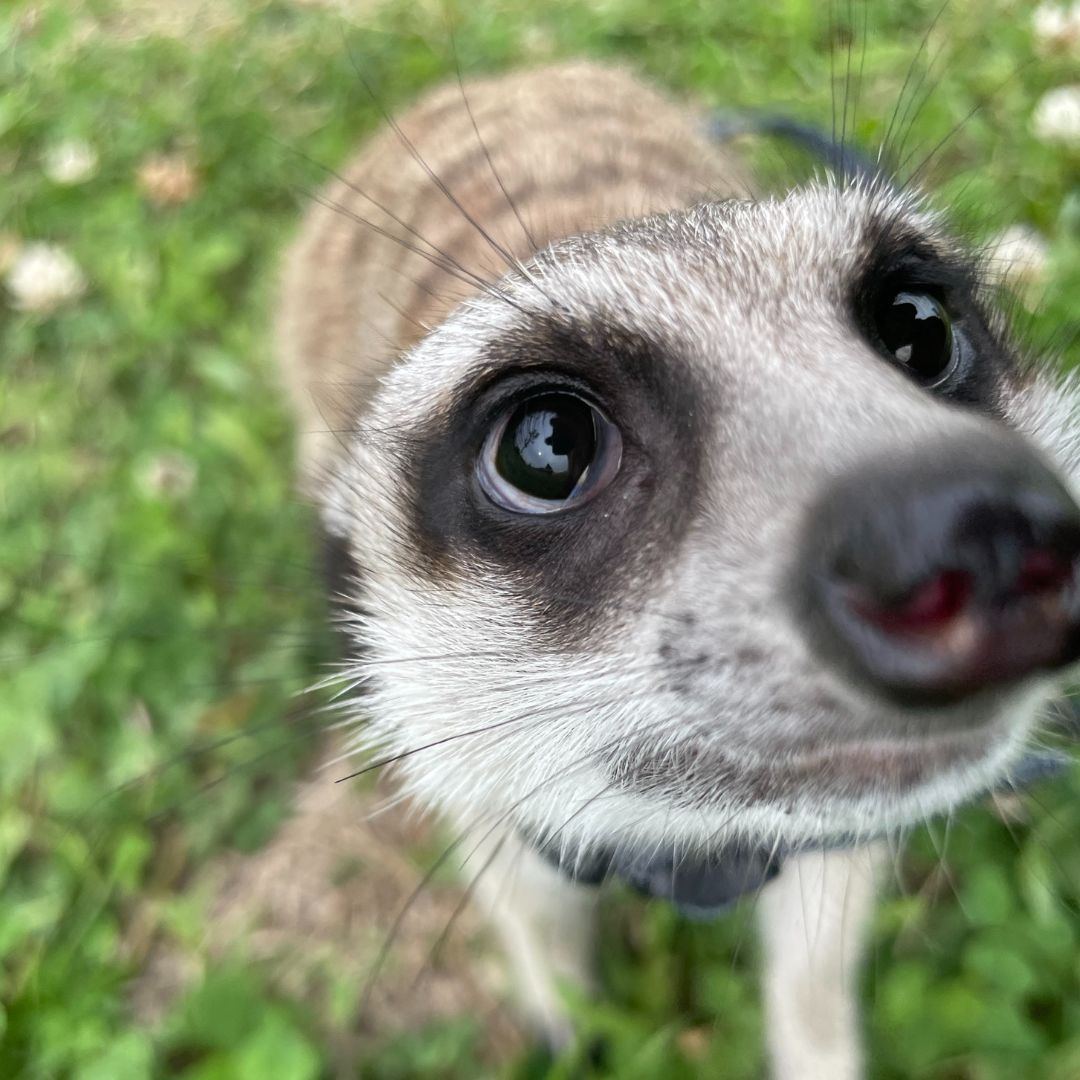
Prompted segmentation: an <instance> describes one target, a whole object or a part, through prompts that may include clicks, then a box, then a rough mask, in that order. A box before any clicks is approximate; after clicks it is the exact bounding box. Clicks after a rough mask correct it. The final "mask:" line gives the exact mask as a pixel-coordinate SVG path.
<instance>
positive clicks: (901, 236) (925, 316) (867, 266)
mask: <svg viewBox="0 0 1080 1080" xmlns="http://www.w3.org/2000/svg"><path fill="white" fill-rule="evenodd" d="M978 286H979V282H978V277H977V274H976V272H975V269H974V264H973V263H969V262H967V261H965V260H964V259H963V257H962V256H960V255H959V254H957V253H955V252H951V253H943V252H942V251H940V250H938V248H936V247H935V246H933V245H932V244H930V243H929V242H927V240H926V239H925V238H924V237H921V236H919V235H918V234H917V233H914V232H912V231H911V230H910V229H908V228H906V227H903V226H900V225H898V224H896V223H895V222H892V223H888V224H886V225H883V226H879V227H878V228H876V229H871V230H870V232H869V234H868V246H867V254H866V257H865V259H864V262H863V267H862V269H861V271H860V272H859V273H858V274H857V275H856V277H855V281H854V287H853V290H852V294H851V308H852V313H853V316H854V321H855V323H856V325H857V327H858V328H859V330H860V331H861V333H862V335H863V337H864V338H865V340H866V341H867V343H868V344H869V345H870V346H871V347H872V348H874V349H875V350H876V351H877V352H878V353H879V354H880V355H881V356H882V359H883V361H885V362H888V363H892V364H894V365H895V366H896V367H897V368H898V370H900V371H902V372H903V373H904V374H905V375H907V376H909V377H910V378H912V379H913V381H914V382H915V383H916V384H918V385H920V386H922V387H923V388H924V389H926V390H927V392H929V393H933V394H935V395H937V396H940V397H943V398H946V399H947V400H950V401H953V402H956V403H957V404H959V405H967V406H970V407H973V408H978V409H982V410H984V411H986V412H989V413H996V412H997V411H998V406H997V402H998V400H999V398H1000V391H1001V387H1002V383H1003V380H1004V379H1005V378H1006V377H1007V376H1008V375H1009V374H1010V373H1011V372H1013V371H1014V369H1015V366H1016V365H1015V361H1014V359H1013V357H1012V355H1011V352H1010V350H1009V348H1008V346H1007V344H1006V343H1005V342H1003V341H1002V340H1001V339H1000V338H999V337H998V336H997V335H996V334H995V333H994V332H993V330H992V329H991V322H990V319H989V318H988V317H987V314H986V312H985V311H984V310H983V308H982V304H981V301H980V299H979V288H978Z"/></svg>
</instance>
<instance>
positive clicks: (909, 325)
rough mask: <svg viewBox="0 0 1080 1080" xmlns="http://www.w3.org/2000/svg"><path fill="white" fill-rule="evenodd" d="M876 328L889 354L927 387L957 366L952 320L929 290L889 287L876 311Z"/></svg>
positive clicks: (946, 375) (938, 381) (940, 379)
mask: <svg viewBox="0 0 1080 1080" xmlns="http://www.w3.org/2000/svg"><path fill="white" fill-rule="evenodd" d="M874 328H875V330H876V331H877V335H878V337H879V338H880V340H881V344H882V345H883V346H884V347H885V351H886V352H887V353H888V354H889V356H890V357H891V358H892V359H893V360H895V361H896V362H897V363H898V364H899V365H900V367H901V368H902V369H903V370H904V371H906V372H908V374H910V375H911V376H912V377H913V378H915V379H917V380H918V381H919V382H920V383H922V385H923V386H927V387H930V386H936V385H938V384H939V383H941V382H943V381H944V380H945V379H946V378H947V377H948V376H949V375H950V374H951V373H952V371H953V369H954V368H955V367H956V363H957V345H956V336H955V335H954V333H953V327H952V319H950V317H949V313H948V311H946V309H945V305H944V304H943V303H942V302H941V301H940V300H939V299H938V298H937V297H936V296H933V295H932V294H930V293H928V292H919V291H916V290H915V289H912V290H910V291H908V290H900V291H893V290H891V289H889V290H886V292H885V293H884V294H883V295H882V297H881V299H880V300H879V301H878V303H877V305H876V308H875V310H874Z"/></svg>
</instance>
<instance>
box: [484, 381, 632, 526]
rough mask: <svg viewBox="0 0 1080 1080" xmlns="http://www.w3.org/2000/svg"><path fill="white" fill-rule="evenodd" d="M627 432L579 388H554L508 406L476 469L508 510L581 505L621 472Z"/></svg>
mask: <svg viewBox="0 0 1080 1080" xmlns="http://www.w3.org/2000/svg"><path fill="white" fill-rule="evenodd" d="M621 457H622V437H621V436H620V435H619V430H618V428H616V427H615V425H614V424H612V423H611V421H610V420H608V419H607V417H605V416H604V415H603V414H602V413H601V412H600V411H599V410H598V409H596V408H594V407H593V406H592V405H590V404H589V403H588V402H587V401H585V400H584V399H583V398H580V397H578V396H577V395H576V394H570V393H565V392H556V391H550V392H547V393H543V394H538V395H536V396H534V397H530V398H527V399H526V400H525V401H522V402H521V403H520V404H518V405H516V406H514V407H512V408H510V409H508V410H507V411H506V412H505V413H504V414H503V415H502V416H501V417H500V418H499V420H497V421H496V423H495V424H494V425H493V426H492V428H491V430H490V431H489V432H488V434H487V438H486V439H485V440H484V446H483V449H482V450H481V452H480V460H479V462H478V466H477V472H478V476H479V479H480V486H481V487H482V488H483V490H484V493H485V494H486V495H487V496H488V498H490V499H491V500H492V502H494V503H497V504H498V505H499V506H501V507H502V508H503V509H504V510H512V511H515V512H516V513H521V514H551V513H556V512H557V511H560V510H567V509H569V508H570V507H574V506H580V505H581V504H582V503H583V502H586V501H588V500H589V499H591V498H592V497H593V496H594V495H597V494H599V492H600V491H601V490H602V488H604V487H605V486H606V485H607V484H608V483H609V482H610V481H611V479H612V478H613V477H614V476H615V474H616V472H618V469H619V464H620V460H621Z"/></svg>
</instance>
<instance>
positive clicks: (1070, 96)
mask: <svg viewBox="0 0 1080 1080" xmlns="http://www.w3.org/2000/svg"><path fill="white" fill-rule="evenodd" d="M1031 124H1032V127H1033V128H1034V131H1035V134H1036V135H1037V136H1038V137H1039V138H1040V139H1043V140H1044V141H1045V142H1060V143H1066V144H1067V145H1069V146H1080V84H1076V85H1073V86H1059V87H1057V88H1056V89H1054V90H1048V91H1047V92H1046V93H1045V94H1043V96H1042V97H1041V98H1040V99H1039V103H1038V105H1036V106H1035V112H1034V113H1033V114H1032V117H1031Z"/></svg>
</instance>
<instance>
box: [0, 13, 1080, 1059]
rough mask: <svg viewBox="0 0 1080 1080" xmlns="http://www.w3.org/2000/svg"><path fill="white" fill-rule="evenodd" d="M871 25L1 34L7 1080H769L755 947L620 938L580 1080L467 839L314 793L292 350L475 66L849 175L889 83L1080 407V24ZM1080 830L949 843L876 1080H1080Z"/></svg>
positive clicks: (2, 855) (275, 16)
mask: <svg viewBox="0 0 1080 1080" xmlns="http://www.w3.org/2000/svg"><path fill="white" fill-rule="evenodd" d="M831 6H832V7H833V8H834V9H835V10H834V11H833V12H832V14H831V16H830V14H829V12H828V11H827V10H825V8H826V5H822V4H820V3H815V2H812V0H775V2H774V3H771V4H763V5H757V4H752V3H745V2H739V3H736V2H728V0H714V2H709V3H706V2H700V3H696V2H691V0H592V2H589V3H568V2H552V0H539V2H532V3H524V2H519V3H497V2H493V0H475V2H473V3H468V4H465V3H458V2H457V0H445V2H443V0H435V2H432V3H426V2H423V0H421V2H416V0H413V2H409V3H406V2H402V0H170V2H168V3H166V2H165V0H160V2H158V0H45V2H38V3H27V2H19V0H15V2H12V0H6V2H5V3H4V4H3V5H2V7H0V279H2V282H3V289H2V291H0V883H2V884H0V1076H2V1077H5V1078H12V1080H15V1078H27V1080H29V1078H46V1077H47V1078H50V1080H51V1078H65V1080H66V1078H72V1080H142V1078H149V1077H170V1078H171V1077H178V1078H185V1080H276V1078H279V1077H280V1078H282V1080H314V1078H317V1077H334V1078H352V1077H357V1078H359V1077H363V1078H374V1080H392V1078H393V1080H398V1078H400V1080H408V1078H412V1077H420V1076H432V1077H440V1078H459V1077H460V1078H463V1080H464V1078H469V1080H475V1078H477V1077H508V1078H509V1077H520V1078H524V1077H544V1076H550V1077H570V1076H575V1077H587V1076H614V1077H620V1078H623V1077H625V1078H633V1080H660V1078H663V1080H672V1078H682V1077H686V1078H692V1077H705V1076H708V1077H710V1078H722V1080H751V1078H755V1077H760V1076H762V1073H763V1059H762V1049H761V1043H762V1033H761V1018H760V1013H759V1006H758V1001H757V992H756V974H755V954H756V945H755V942H754V938H753V933H752V912H750V911H749V909H746V910H740V911H738V912H736V913H735V915H734V916H732V917H731V918H730V919H728V920H726V921H724V922H721V923H717V924H715V925H690V924H686V923H683V922H681V921H679V920H678V919H677V918H676V917H675V916H674V915H673V913H672V912H671V911H669V910H667V909H666V908H664V907H663V906H652V907H649V906H646V905H644V904H642V903H640V902H639V901H636V900H634V899H632V898H630V897H627V896H624V895H620V894H618V893H617V892H614V893H613V894H612V895H611V896H609V897H608V898H606V900H605V904H606V905H607V907H608V914H609V917H608V919H607V923H606V926H607V930H606V936H607V941H606V943H605V947H604V950H603V956H602V967H603V983H604V986H605V990H606V996H605V997H604V999H603V1000H602V1001H601V1002H599V1003H593V1004H590V1003H585V1002H582V1003H578V1005H577V1006H576V1007H575V1012H576V1013H577V1015H578V1016H579V1017H580V1022H581V1025H582V1029H583V1032H584V1033H585V1035H586V1036H587V1037H599V1038H602V1039H603V1040H604V1043H605V1045H606V1047H607V1050H606V1057H605V1062H604V1064H603V1065H598V1064H595V1063H593V1064H590V1063H589V1061H587V1060H586V1059H585V1058H584V1057H582V1059H581V1060H577V1061H565V1062H559V1063H555V1064H549V1063H545V1062H544V1061H542V1060H541V1059H540V1058H538V1057H537V1056H536V1054H535V1053H534V1052H532V1051H531V1050H530V1048H529V1045H528V1042H527V1040H525V1039H524V1038H523V1036H522V1035H521V1033H520V1032H519V1031H518V1030H517V1028H516V1027H515V1025H514V1023H513V1021H512V1019H511V1018H510V1017H509V1015H508V1014H507V1013H506V1011H505V1010H504V1009H503V1008H502V1006H501V1005H500V1004H499V1002H500V1000H501V987H502V981H501V980H502V976H501V971H500V967H499V961H498V957H497V954H496V953H495V952H494V951H493V950H492V949H490V948H489V946H488V944H487V943H486V941H485V940H484V938H483V935H482V934H481V933H480V931H479V928H478V927H477V925H476V923H475V920H474V919H473V917H472V916H471V914H470V913H469V912H468V911H467V910H462V909H461V905H460V903H459V900H460V891H459V890H458V888H457V886H456V884H455V879H454V877H453V875H452V874H451V873H450V871H449V869H447V870H442V869H440V868H437V870H436V872H435V873H434V874H433V875H432V877H431V878H430V879H429V880H426V881H425V880H424V875H425V873H426V872H427V870H428V868H429V867H431V866H432V865H433V864H436V863H437V860H438V856H439V853H440V852H441V851H442V850H443V844H444V843H445V838H443V840H442V843H440V834H439V833H438V832H437V831H434V832H433V831H432V830H431V828H430V826H428V825H426V824H425V823H423V822H419V821H414V820H412V819H411V818H408V817H404V816H402V815H401V814H400V813H396V812H394V810H393V808H392V807H391V811H389V812H387V813H383V814H379V813H374V811H377V810H379V809H380V808H381V807H383V806H384V805H385V804H386V803H387V800H388V798H391V797H392V789H390V788H387V787H386V786H385V785H382V786H380V785H378V784H377V783H376V782H375V781H373V780H371V779H370V778H365V780H364V781H362V782H358V783H356V784H353V785H345V784H334V783H333V781H334V780H335V779H336V778H337V777H338V776H339V775H341V774H342V773H343V772H345V771H347V770H345V769H343V768H342V767H340V766H339V767H338V768H337V771H336V772H335V771H333V770H329V771H322V772H317V773H315V774H312V771H311V770H312V768H313V766H314V765H315V764H316V763H317V761H318V757H319V753H320V750H321V749H322V747H323V745H324V739H323V737H322V735H321V732H322V730H323V729H324V728H325V726H326V724H327V717H326V715H325V714H323V713H320V712H319V711H318V707H319V705H320V704H321V703H322V701H321V699H320V697H319V695H318V693H317V692H314V693H304V692H303V691H304V689H305V688H306V687H308V686H310V685H311V684H312V683H314V682H315V681H316V680H317V679H318V678H319V676H320V672H321V671H323V670H324V668H325V665H326V664H327V663H328V662H330V661H331V660H332V658H333V643H332V640H331V639H330V636H329V634H328V632H327V630H326V628H325V611H324V608H323V605H322V601H321V598H320V581H319V573H318V566H317V559H316V557H315V554H314V551H313V546H312V528H311V521H310V514H309V513H308V511H307V510H306V508H305V507H304V506H303V505H301V504H300V503H299V501H298V500H297V499H296V497H295V496H294V494H293V489H292V481H291V433H290V430H289V425H288V422H287V418H286V416H285V413H284V410H283V406H282V400H281V394H280V393H279V391H278V386H277V381H276V374H275V369H274V364H273V360H272V350H271V341H270V335H269V330H268V325H269V322H270V312H271V310H272V305H273V295H274V294H273V286H274V280H275V268H276V259H277V255H278V253H279V251H280V249H281V247H282V244H283V242H284V240H285V239H286V238H287V237H288V235H289V234H290V232H291V230H292V229H293V228H295V226H296V224H297V222H298V220H299V218H300V215H301V213H302V210H303V207H304V204H305V200H306V198H308V196H309V194H310V193H311V192H312V191H313V190H314V189H315V188H316V187H317V186H318V184H319V183H320V182H322V180H323V179H324V178H325V169H326V168H328V167H333V166H336V165H338V164H339V163H340V162H341V161H342V159H343V158H344V156H345V155H346V154H347V152H348V151H349V150H350V148H351V147H352V146H353V145H354V144H355V143H356V142H357V140H358V139H359V138H361V137H362V136H363V135H364V134H365V133H366V132H368V131H370V130H371V129H373V128H374V127H375V126H376V125H377V123H378V122H379V119H380V109H381V108H383V107H385V108H387V109H390V110H394V109H397V108H400V107H402V106H403V105H404V104H405V103H406V102H407V101H408V100H409V99H410V98H411V97H412V96H414V95H415V94H416V93H418V92H419V91H420V90H421V89H422V88H424V87H426V86H428V85H429V84H432V83H434V82H436V81H438V80H440V79H444V78H447V77H453V75H454V72H455V68H456V67H460V69H461V70H462V71H463V72H464V73H465V74H469V73H472V72H489V71H496V70H501V69H504V68H508V67H512V66H515V65H522V64H535V63H539V62H542V61H544V60H548V59H554V58H558V57H566V56H580V55H589V56H596V57H607V58H616V59H619V60H622V61H625V62H627V63H630V64H632V65H634V66H636V67H637V68H638V69H640V70H641V71H643V72H645V73H647V74H648V75H649V76H651V77H652V78H654V79H655V80H657V81H658V82H659V83H661V84H663V85H665V86H668V87H671V88H672V89H674V90H676V91H678V92H681V93H686V94H690V95H692V96H694V97H695V98H696V99H697V100H699V101H701V102H702V103H703V104H707V105H713V106H718V107H719V106H723V107H725V108H730V107H768V108H769V109H772V110H775V111H782V112H787V113H789V114H790V115H792V116H795V117H797V118H799V119H802V120H806V121H809V122H812V123H816V124H818V125H819V126H821V127H823V128H825V129H826V130H827V129H828V128H829V126H830V125H831V122H832V119H831V118H832V116H833V114H834V107H836V106H834V103H835V102H837V101H842V99H843V96H844V84H845V82H846V81H847V70H848V66H849V55H850V67H851V68H852V73H851V80H852V83H851V85H852V86H854V85H855V83H856V82H857V83H858V108H857V113H856V116H855V119H854V123H853V128H852V127H851V122H850V120H849V130H853V131H854V139H855V141H856V142H857V143H858V144H860V145H862V146H864V147H867V148H870V149H873V148H876V146H877V144H878V142H879V140H880V139H881V138H882V136H883V135H884V133H885V130H886V128H887V127H888V125H889V122H890V118H891V117H893V116H894V114H895V115H896V116H897V124H898V125H899V126H900V128H901V129H909V130H908V134H907V136H906V138H905V140H904V144H903V145H904V150H903V153H904V154H905V155H907V154H910V158H909V159H908V160H907V162H906V168H907V170H908V171H910V170H911V169H912V168H915V167H917V166H919V165H921V164H922V162H923V161H924V159H925V158H926V156H927V155H928V154H931V153H932V156H931V157H930V159H929V161H928V162H927V164H926V167H925V170H924V171H923V173H922V176H923V179H924V180H925V182H926V184H927V185H928V186H929V187H930V188H931V189H932V191H934V192H935V200H936V202H937V204H938V205H940V206H942V207H947V208H948V209H949V210H950V212H951V213H952V215H953V218H954V220H955V223H956V225H957V227H958V228H959V229H960V230H961V231H962V232H963V233H964V234H965V235H967V236H969V237H971V239H972V240H973V241H974V242H977V243H991V244H993V245H995V246H996V248H997V251H998V253H999V257H1000V260H1001V261H1002V263H1007V264H1008V265H1009V266H1010V267H1011V281H1012V286H1013V290H1014V292H1015V294H1016V297H1017V299H1016V302H1015V304H1014V305H1013V306H1014V315H1015V318H1016V321H1017V323H1018V327H1019V333H1020V336H1021V337H1022V339H1023V340H1025V341H1027V342H1029V343H1030V344H1031V346H1032V348H1033V349H1034V350H1049V351H1051V352H1052V353H1053V354H1054V358H1053V360H1052V361H1051V362H1054V363H1059V364H1062V365H1065V366H1069V365H1073V364H1075V363H1076V362H1077V361H1078V360H1080V348H1078V346H1077V336H1078V330H1080V302H1078V297H1080V85H1078V84H1080V5H1073V6H1072V7H1069V6H1068V5H1066V6H1064V7H1059V6H1055V5H1044V6H1042V7H1039V8H1036V7H1034V6H1033V5H1030V4H1025V3H1017V2H1007V0H952V2H951V3H949V4H948V5H947V6H946V7H945V8H943V9H940V10H939V8H940V3H939V0H932V2H928V3H924V2H921V0H894V2H890V3H889V4H878V3H871V2H869V0H865V2H864V0H852V2H846V3H840V4H835V5H831ZM859 76H861V78H858V77H859ZM747 151H748V153H750V154H751V155H752V156H753V157H754V158H755V159H756V160H757V161H758V163H759V164H760V167H761V172H762V175H763V176H764V177H765V178H766V181H767V182H768V183H772V184H781V183H782V182H783V181H784V179H785V174H790V173H796V174H797V173H800V171H805V169H806V168H807V167H808V166H807V163H806V162H800V161H799V160H797V155H795V154H794V152H793V151H786V150H781V149H778V148H777V147H775V146H771V147H770V146H758V145H757V144H753V143H749V144H748V145H747ZM1078 796H1080V770H1073V774H1072V775H1071V776H1066V777H1063V778H1061V779H1059V780H1055V781H1052V782H1048V783H1045V784H1042V785H1040V786H1038V787H1037V788H1035V789H1033V790H1032V791H1031V792H1030V794H1028V795H1025V796H1024V797H1023V798H1020V799H1014V800H1011V801H1009V802H1008V803H999V804H997V805H985V806H981V807H975V808H972V809H970V810H969V811H966V812H964V813H963V814H962V815H961V816H960V817H959V818H958V819H957V820H956V821H955V822H954V823H953V825H952V827H951V829H949V830H948V831H946V830H945V829H944V827H938V828H936V829H933V830H928V831H924V832H922V833H920V834H918V835H916V836H915V837H914V838H913V841H912V844H911V846H910V850H909V852H908V853H907V855H906V856H905V858H904V860H903V862H902V865H900V866H898V867H897V875H896V876H897V881H896V883H895V887H894V889H893V891H892V895H891V897H890V898H889V899H887V900H886V901H885V902H884V903H883V904H882V907H881V910H880V915H879V917H878V920H877V926H876V930H875V935H874V941H873V946H872V949H871V953H870V958H869V963H868V964H867V969H866V973H865V979H864V983H865V998H866V1001H867V1003H868V1005H867V1020H866V1025H867V1035H868V1040H869V1045H870V1053H871V1057H872V1060H873V1062H874V1064H873V1068H872V1073H871V1075H872V1076H873V1077H875V1078H878V1077H879V1078H882V1080H899V1078H912V1077H918V1078H928V1080H1078V1078H1080V842H1078V837H1080V799H1078ZM414 892H415V893H416V896H417V898H416V900H415V901H414V902H413V904H412V905H411V907H410V909H409V912H408V916H407V917H406V918H404V919H401V920H400V922H399V921H398V915H399V913H400V911H401V910H402V908H403V906H404V905H405V903H406V901H407V899H408V898H409V896H410V894H412V893H414ZM447 928H449V929H447ZM391 938H392V945H391V947H390V948H389V951H388V952H387V956H386V962H385V963H384V964H383V966H382V969H381V971H380V974H379V977H378V978H377V979H375V980H374V981H372V980H371V979H370V975H371V971H372V969H373V966H374V964H375V962H376V960H377V959H378V957H379V955H380V953H381V952H382V950H383V947H384V944H385V943H386V942H387V941H388V940H390V939H391Z"/></svg>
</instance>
